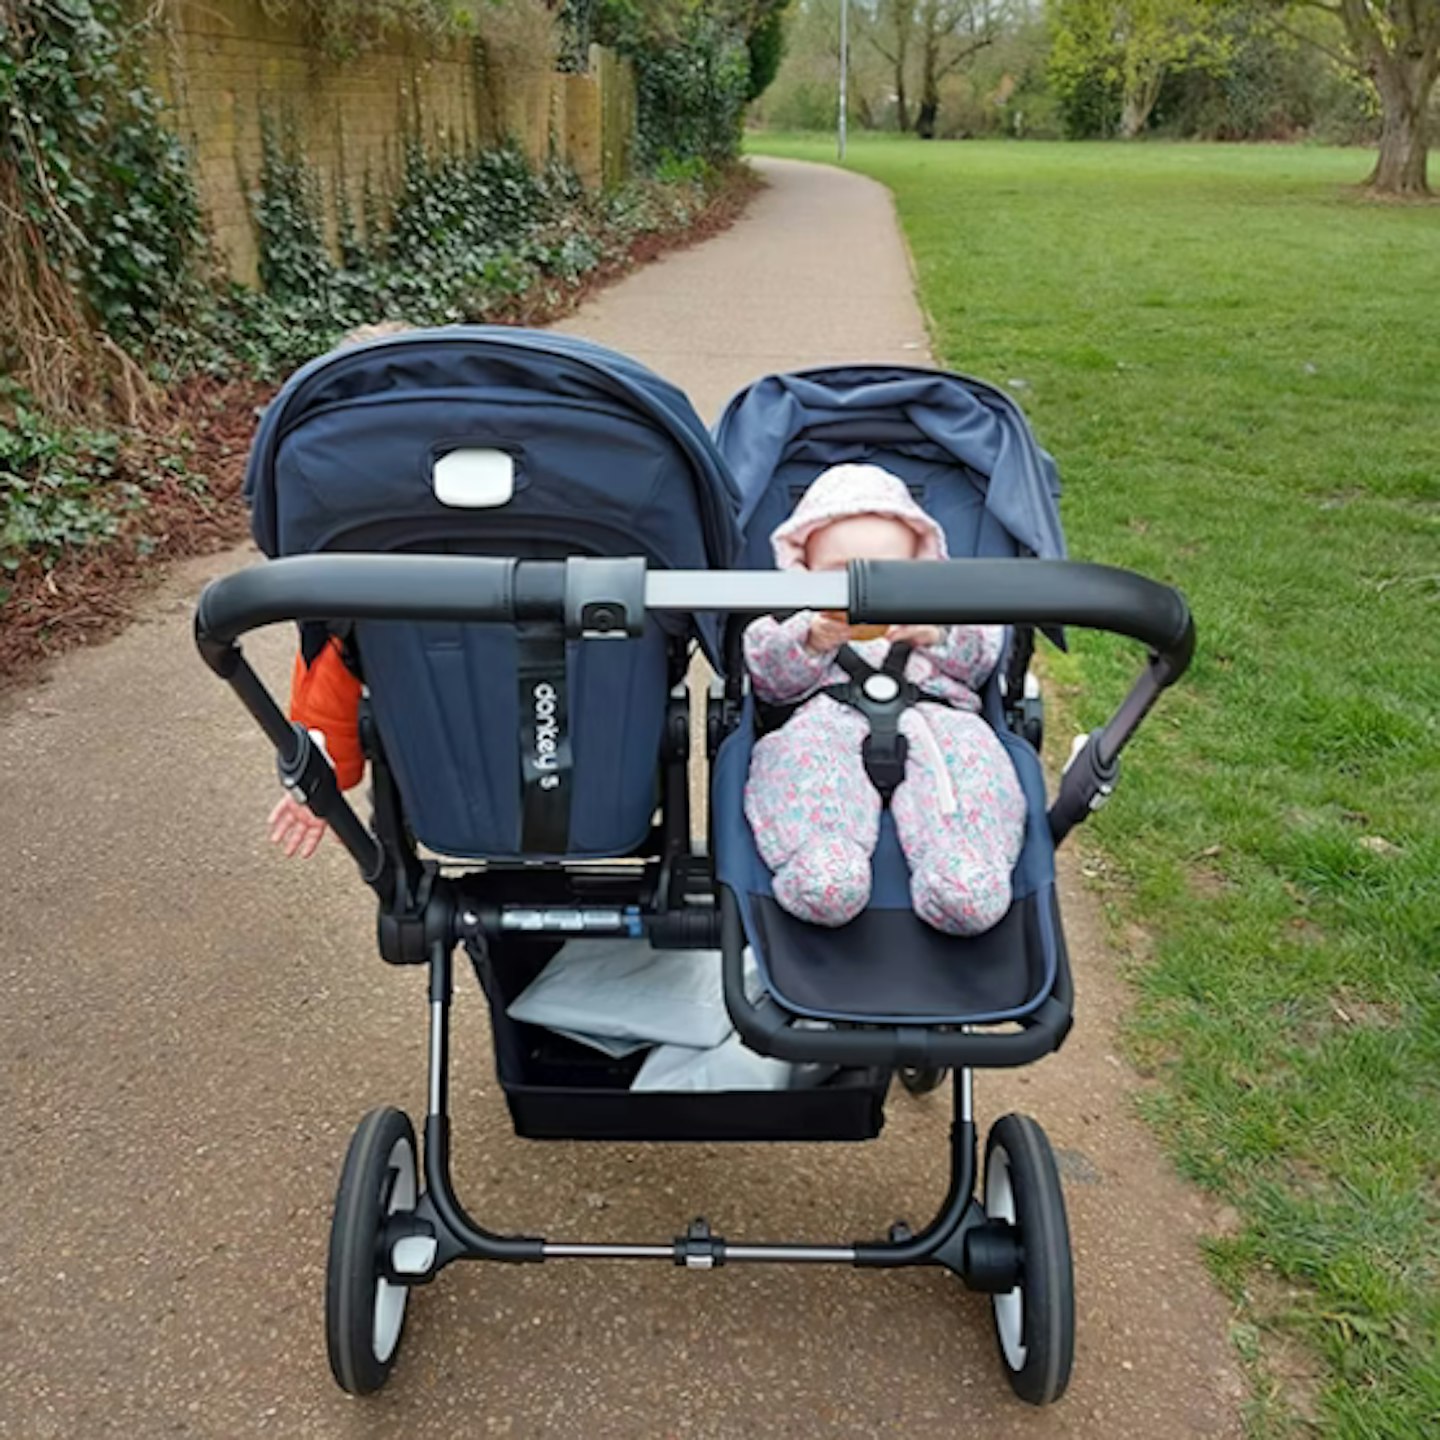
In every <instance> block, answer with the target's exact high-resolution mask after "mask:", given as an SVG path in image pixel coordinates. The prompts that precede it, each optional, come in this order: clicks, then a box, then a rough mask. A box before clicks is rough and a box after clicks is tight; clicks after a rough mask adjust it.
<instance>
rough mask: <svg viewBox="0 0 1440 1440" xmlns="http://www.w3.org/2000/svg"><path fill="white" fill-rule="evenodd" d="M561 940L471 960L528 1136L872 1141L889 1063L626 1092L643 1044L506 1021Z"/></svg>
mask: <svg viewBox="0 0 1440 1440" xmlns="http://www.w3.org/2000/svg"><path fill="white" fill-rule="evenodd" d="M557 948H558V947H557V946H556V945H554V944H544V943H536V942H529V943H527V942H522V941H509V942H504V943H496V944H492V945H491V946H490V948H489V951H488V953H486V954H484V955H480V954H478V953H477V952H475V951H473V950H472V951H471V952H470V955H471V960H472V961H473V962H474V965H475V972H476V975H477V977H478V978H479V980H480V984H481V987H482V988H483V989H484V991H485V996H486V999H487V1000H488V1001H489V1008H490V1023H491V1029H492V1031H493V1034H494V1039H495V1070H496V1076H497V1078H498V1079H499V1081H500V1087H501V1089H503V1090H504V1092H505V1099H506V1102H507V1104H508V1105H509V1107H510V1117H511V1120H512V1122H513V1124H514V1127H515V1133H516V1134H517V1135H519V1136H522V1137H523V1138H525V1139H530V1140H611V1141H624V1140H676V1141H680V1140H691V1141H720V1140H737V1141H747V1140H748V1141H765V1140H783V1141H801V1140H870V1139H873V1138H874V1137H875V1136H877V1135H878V1134H879V1133H880V1131H881V1128H882V1127H883V1125H884V1123H885V1096H886V1092H887V1091H888V1089H889V1085H890V1078H891V1071H890V1070H889V1069H883V1068H878V1067H854V1066H846V1067H841V1068H839V1069H837V1070H836V1072H835V1073H834V1074H833V1075H831V1076H830V1077H829V1078H828V1079H827V1080H826V1081H825V1082H824V1083H823V1084H820V1085H815V1086H811V1087H808V1088H797V1089H793V1090H724V1091H684V1092H679V1091H663V1090H647V1091H632V1090H631V1089H630V1088H629V1087H630V1084H631V1082H632V1081H633V1080H634V1078H635V1075H636V1073H637V1071H638V1070H639V1069H640V1066H641V1064H643V1062H644V1053H643V1052H642V1053H639V1054H635V1055H629V1056H625V1057H623V1058H621V1059H614V1058H612V1057H610V1056H608V1055H605V1054H602V1053H601V1052H600V1051H598V1050H593V1049H591V1048H590V1047H588V1046H585V1045H581V1044H578V1043H576V1042H575V1041H573V1040H569V1039H567V1038H565V1037H564V1036H561V1035H556V1034H554V1033H552V1032H551V1031H548V1030H544V1029H541V1028H540V1027H538V1026H535V1025H527V1024H524V1023H522V1022H520V1021H516V1020H512V1019H511V1018H510V1016H509V1015H508V1013H507V1009H508V1007H509V1005H510V1004H511V1002H512V1001H513V1000H514V999H515V998H516V997H517V996H518V995H519V994H520V992H521V991H522V990H524V988H525V987H526V985H528V984H529V983H530V981H531V980H533V979H534V978H535V976H536V975H538V974H539V973H540V971H541V970H542V969H543V968H544V966H545V964H546V962H547V961H548V960H549V959H550V957H551V955H553V954H554V952H555V950H556V949H557Z"/></svg>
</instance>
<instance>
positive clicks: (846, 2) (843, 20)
mask: <svg viewBox="0 0 1440 1440" xmlns="http://www.w3.org/2000/svg"><path fill="white" fill-rule="evenodd" d="M849 70H850V0H840V132H839V138H840V159H841V160H842V161H843V160H844V159H845V78H846V75H847V74H848V73H849Z"/></svg>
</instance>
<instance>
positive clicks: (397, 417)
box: [246, 326, 738, 858]
mask: <svg viewBox="0 0 1440 1440" xmlns="http://www.w3.org/2000/svg"><path fill="white" fill-rule="evenodd" d="M246 496H247V498H248V500H249V501H250V504H251V508H252V515H251V524H252V528H253V531H254V535H255V539H256V542H257V543H258V544H259V546H260V548H261V549H262V550H263V551H264V552H265V553H266V554H267V555H271V556H278V555H295V554H304V553H308V552H312V551H320V550H330V551H334V550H341V551H346V550H348V551H388V550H408V551H418V552H421V553H427V554H432V553H433V554H446V553H450V554H455V553H459V554H472V555H504V556H516V557H518V558H520V559H522V560H523V559H526V558H529V559H556V558H560V557H563V556H568V555H575V554H580V555H586V554H588V555H641V556H644V557H645V559H646V560H647V561H648V562H649V564H650V565H651V566H653V567H659V568H676V569H697V570H706V569H723V568H726V567H728V566H729V565H731V564H732V563H733V561H734V558H735V551H736V548H737V546H738V534H737V530H736V523H735V515H736V511H737V509H738V496H737V494H736V492H735V489H734V486H733V484H732V482H731V480H730V478H729V475H728V473H727V471H726V469H725V466H724V463H723V461H721V459H720V457H719V455H718V454H717V452H716V450H715V448H714V446H713V444H712V442H711V440H710V437H709V435H708V434H707V432H706V430H705V427H704V425H703V424H702V422H701V421H700V418H699V417H698V416H697V415H696V414H695V412H694V410H693V409H692V408H691V406H690V402H689V401H688V400H687V399H686V398H685V396H684V395H683V394H682V393H681V392H680V391H679V390H677V389H676V388H675V387H674V386H672V385H670V384H669V383H668V382H666V381H664V380H662V379H661V378H660V377H659V376H657V375H654V374H652V373H651V372H650V371H649V370H647V369H646V368H645V367H644V366H642V365H639V364H637V363H636V362H635V361H633V360H630V359H628V358H626V357H625V356H623V355H617V354H615V353H613V352H611V351H609V350H605V349H603V348H602V347H601V346H598V345H593V344H590V343H588V342H587V341H584V340H577V339H573V338H571V337H569V336H564V335H548V334H540V333H537V332H532V331H524V330H513V329H508V328H503V327H496V326H453V327H447V328H443V329H435V330H421V331H411V332H408V333H405V334H401V335H397V336H388V337H385V338H383V339H378V340H375V341H372V342H370V343H368V344H362V345H357V346H355V347H353V348H351V349H348V350H341V351H336V352H333V353H331V354H329V355H326V356H322V357H321V358H320V359H318V360H316V361H313V362H312V363H311V364H309V365H307V366H305V367H304V368H303V369H302V370H300V371H299V372H297V373H296V374H295V375H294V376H293V377H292V378H291V380H290V381H289V382H288V383H287V384H286V386H285V387H284V389H283V390H282V391H281V392H280V394H279V396H278V397H277V398H276V400H275V401H274V403H273V404H272V405H271V407H270V409H269V411H268V413H267V414H266V416H265V419H264V421H263V423H262V425H261V428H260V433H259V435H258V436H257V438H256V442H255V446H254V449H253V451H252V453H251V459H250V468H249V472H248V474H247V477H246ZM352 633H353V636H354V640H355V648H356V650H357V651H358V653H359V657H360V663H361V666H362V668H363V671H364V678H365V681H366V683H367V684H368V686H369V688H370V697H371V703H372V706H373V709H374V715H375V721H376V726H377V729H378V732H379V735H380V739H381V741H382V743H383V745H384V749H385V754H386V757H387V759H388V760H389V762H390V765H391V767H392V769H393V771H394V774H395V777H396V780H397V781H398V783H399V786H400V790H401V793H402V795H403V797H404V801H405V811H406V815H407V818H408V820H409V822H410V823H411V825H412V826H413V828H414V832H415V834H416V835H417V836H418V837H419V838H420V839H421V840H422V841H424V842H425V843H426V844H427V845H429V846H431V847H432V848H433V849H436V850H439V851H442V852H444V853H446V854H450V855H456V856H465V857H471V858H508V857H527V858H528V857H530V856H541V855H555V856H591V855H615V854H628V853H630V851H631V850H633V849H634V848H635V847H636V846H637V845H639V844H640V843H642V842H643V841H644V839H645V837H646V835H647V833H648V831H649V829H650V819H651V815H652V812H653V809H654V804H655V783H656V773H657V765H658V757H659V747H660V740H661V735H662V732H663V727H664V719H665V705H666V700H667V697H668V694H669V690H670V684H671V679H670V675H671V671H672V670H673V669H674V667H675V663H676V661H675V657H674V653H673V652H674V649H675V647H677V646H682V645H683V643H684V642H685V641H686V640H687V639H688V638H689V636H690V635H691V634H692V633H694V634H696V635H698V637H699V639H700V642H701V644H702V645H703V646H704V647H705V649H706V651H707V653H708V654H709V655H710V656H711V658H712V659H713V660H715V661H716V663H717V664H718V663H719V658H720V656H719V651H720V646H719V643H718V633H719V629H718V622H717V621H716V619H715V617H713V616H703V615H702V616H696V617H693V622H692V618H691V617H687V616H684V615H674V614H672V615H667V616H664V617H661V619H660V620H659V622H658V623H656V624H654V625H651V626H649V627H647V630H646V633H645V635H644V636H642V637H640V638H638V639H632V640H621V641H605V642H597V643H589V642H583V641H570V642H568V643H567V642H566V641H565V639H564V636H563V634H561V633H559V632H558V631H553V633H541V632H540V631H539V630H537V628H536V627H535V626H533V625H532V626H527V625H518V626H506V625H464V626H462V625H456V624H442V623H424V624H415V623H399V622H393V621H368V622H359V623H357V624H356V625H355V626H354V629H353V632H352ZM682 662H683V656H682ZM542 742H543V743H542ZM542 750H543V753H542ZM537 756H539V757H540V759H537ZM556 761H558V767H557V768H556V769H555V770H554V771H551V770H549V769H548V768H547V767H549V766H550V765H551V764H552V763H555V762H556ZM542 762H543V764H542Z"/></svg>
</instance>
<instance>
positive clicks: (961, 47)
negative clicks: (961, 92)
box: [915, 0, 999, 140]
mask: <svg viewBox="0 0 1440 1440" xmlns="http://www.w3.org/2000/svg"><path fill="white" fill-rule="evenodd" d="M919 8H920V16H919V20H920V27H919V28H920V108H919V110H918V111H917V112H916V114H915V133H916V134H917V135H919V136H920V137H921V139H923V140H933V139H934V138H935V119H936V116H937V115H938V114H939V111H940V82H941V81H942V80H943V79H944V78H945V77H946V76H947V75H949V74H951V73H953V72H954V71H956V70H958V69H959V68H960V67H961V66H962V65H964V64H965V62H966V61H967V60H969V59H970V57H971V56H972V55H975V54H976V53H978V52H979V51H981V50H983V49H984V48H985V47H986V46H987V45H990V44H993V43H994V41H995V38H996V35H997V32H998V29H999V14H998V7H997V6H996V5H995V4H994V3H993V0H921V4H920V7H919Z"/></svg>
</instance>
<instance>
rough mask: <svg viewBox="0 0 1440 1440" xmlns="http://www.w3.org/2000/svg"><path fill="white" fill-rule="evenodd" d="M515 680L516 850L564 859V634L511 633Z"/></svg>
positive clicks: (548, 629)
mask: <svg viewBox="0 0 1440 1440" xmlns="http://www.w3.org/2000/svg"><path fill="white" fill-rule="evenodd" d="M515 628H516V639H517V644H518V651H519V653H518V661H519V665H518V673H519V680H520V695H519V700H520V787H521V788H520V849H521V850H522V851H523V852H524V853H525V854H527V855H530V854H537V855H564V854H565V853H566V852H567V851H568V850H569V849H570V793H571V788H572V780H573V774H572V772H573V769H574V763H573V759H572V756H571V750H570V717H569V706H568V702H567V693H566V690H567V687H566V683H565V630H564V627H563V626H560V625H548V624H522V625H517V626H516V627H515Z"/></svg>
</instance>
